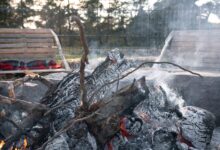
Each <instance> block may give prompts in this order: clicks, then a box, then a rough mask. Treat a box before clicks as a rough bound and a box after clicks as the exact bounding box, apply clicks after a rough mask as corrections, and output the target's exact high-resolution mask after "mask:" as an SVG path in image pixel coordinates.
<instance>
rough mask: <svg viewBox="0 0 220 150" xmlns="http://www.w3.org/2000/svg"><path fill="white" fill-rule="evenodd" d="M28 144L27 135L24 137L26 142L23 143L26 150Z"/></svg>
mask: <svg viewBox="0 0 220 150" xmlns="http://www.w3.org/2000/svg"><path fill="white" fill-rule="evenodd" d="M27 145H28V142H27V138H26V137H25V138H24V143H23V148H24V150H26V147H27Z"/></svg>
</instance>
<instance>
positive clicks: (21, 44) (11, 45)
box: [0, 43, 27, 49]
mask: <svg viewBox="0 0 220 150" xmlns="http://www.w3.org/2000/svg"><path fill="white" fill-rule="evenodd" d="M26 45H27V44H26V43H16V44H0V49H2V48H21V47H26Z"/></svg>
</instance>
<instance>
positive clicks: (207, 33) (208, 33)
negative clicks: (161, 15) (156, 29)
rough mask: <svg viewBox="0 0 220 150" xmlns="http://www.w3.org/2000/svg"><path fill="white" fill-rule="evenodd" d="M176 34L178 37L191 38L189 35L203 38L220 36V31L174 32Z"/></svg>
mask: <svg viewBox="0 0 220 150" xmlns="http://www.w3.org/2000/svg"><path fill="white" fill-rule="evenodd" d="M174 34H175V35H177V36H189V35H196V36H203V35H206V36H207V35H220V30H181V31H174Z"/></svg>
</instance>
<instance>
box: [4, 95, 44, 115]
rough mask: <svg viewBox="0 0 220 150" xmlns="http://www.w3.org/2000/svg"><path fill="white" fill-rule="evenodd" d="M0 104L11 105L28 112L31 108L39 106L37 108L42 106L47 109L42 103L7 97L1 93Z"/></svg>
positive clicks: (40, 108)
mask: <svg viewBox="0 0 220 150" xmlns="http://www.w3.org/2000/svg"><path fill="white" fill-rule="evenodd" d="M0 104H6V105H13V106H15V107H16V108H18V109H21V110H25V111H27V112H29V113H30V112H32V110H33V109H37V108H39V110H42V109H43V108H44V109H45V110H47V109H46V106H45V105H43V104H40V103H36V102H27V101H24V100H20V99H15V98H9V97H6V96H2V95H0Z"/></svg>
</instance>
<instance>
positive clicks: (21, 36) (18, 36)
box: [0, 33, 53, 38]
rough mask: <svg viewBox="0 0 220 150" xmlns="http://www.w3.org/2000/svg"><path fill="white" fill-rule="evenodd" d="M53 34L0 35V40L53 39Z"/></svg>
mask: <svg viewBox="0 0 220 150" xmlns="http://www.w3.org/2000/svg"><path fill="white" fill-rule="evenodd" d="M52 37H53V35H51V34H39V33H37V34H24V33H23V34H0V38H52Z"/></svg>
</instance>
